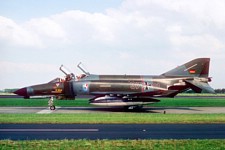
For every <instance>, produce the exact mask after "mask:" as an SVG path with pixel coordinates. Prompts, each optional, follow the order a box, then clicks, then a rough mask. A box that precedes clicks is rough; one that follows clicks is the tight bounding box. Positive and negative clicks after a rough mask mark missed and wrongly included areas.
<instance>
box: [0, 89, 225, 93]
mask: <svg viewBox="0 0 225 150" xmlns="http://www.w3.org/2000/svg"><path fill="white" fill-rule="evenodd" d="M16 90H17V89H4V90H0V93H13V92H14V91H16ZM215 92H216V93H225V88H222V89H215ZM184 93H195V92H194V91H193V90H188V91H186V92H184ZM202 93H206V92H204V91H203V92H202Z"/></svg>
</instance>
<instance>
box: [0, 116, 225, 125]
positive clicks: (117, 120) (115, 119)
mask: <svg viewBox="0 0 225 150" xmlns="http://www.w3.org/2000/svg"><path fill="white" fill-rule="evenodd" d="M0 123H36V124H42V123H50V124H51V123H52V124H62V123H67V124H73V123H77V124H103V123H109V124H153V123H154V124H157V123H181V124H182V123H225V114H182V115H181V114H149V113H79V114H0Z"/></svg>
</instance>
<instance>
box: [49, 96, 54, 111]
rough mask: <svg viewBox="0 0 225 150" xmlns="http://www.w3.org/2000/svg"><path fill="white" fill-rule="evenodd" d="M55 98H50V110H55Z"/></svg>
mask: <svg viewBox="0 0 225 150" xmlns="http://www.w3.org/2000/svg"><path fill="white" fill-rule="evenodd" d="M53 100H54V99H53V96H52V97H50V99H49V100H48V106H49V108H50V110H55V105H54V102H53Z"/></svg>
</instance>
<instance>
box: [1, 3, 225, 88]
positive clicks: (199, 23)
mask: <svg viewBox="0 0 225 150" xmlns="http://www.w3.org/2000/svg"><path fill="white" fill-rule="evenodd" d="M200 57H209V58H211V64H210V77H212V82H211V83H210V84H211V86H212V87H213V88H225V80H224V77H225V71H224V68H225V67H224V65H225V1H224V0H214V1H212V0H167V1H165V0H95V1H92V0H67V1H60V0H58V1H56V0H38V1H37V0H7V1H6V0H0V89H5V88H21V87H25V86H29V85H33V84H40V83H45V82H48V81H50V80H52V79H54V78H56V77H63V76H64V74H63V73H62V72H60V71H59V67H60V66H61V64H63V65H65V66H66V67H67V68H69V69H70V70H71V71H72V72H73V73H74V74H80V73H81V71H80V70H79V69H77V67H76V66H77V64H78V63H79V62H82V63H83V64H84V65H85V67H86V68H87V69H88V71H89V72H90V73H92V74H133V75H135V74H136V75H137V74H141V75H160V74H162V73H164V72H166V71H168V70H171V69H173V68H175V67H177V66H178V65H182V64H184V63H185V62H188V61H190V60H192V59H195V58H200Z"/></svg>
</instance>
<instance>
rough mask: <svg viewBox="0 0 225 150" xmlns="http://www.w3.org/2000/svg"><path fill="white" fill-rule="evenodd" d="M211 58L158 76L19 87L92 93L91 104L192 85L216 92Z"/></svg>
mask: <svg viewBox="0 0 225 150" xmlns="http://www.w3.org/2000/svg"><path fill="white" fill-rule="evenodd" d="M209 61H210V59H209V58H199V59H195V60H192V61H190V62H188V63H185V64H184V65H181V66H179V67H177V68H175V69H172V70H170V71H168V72H166V73H164V74H162V75H159V76H141V75H94V74H88V75H87V74H86V75H82V76H81V77H80V78H70V76H69V75H68V78H67V79H66V80H63V81H62V80H59V79H58V80H57V79H56V80H53V81H51V82H49V83H46V84H40V85H34V86H30V87H25V88H22V89H19V90H17V91H16V92H15V93H16V94H18V95H22V96H24V97H30V96H36V95H55V96H57V97H63V98H66V99H75V97H76V96H77V95H91V96H93V98H92V99H90V103H91V104H95V105H109V106H132V105H144V104H148V103H154V102H158V101H159V100H156V99H154V98H155V97H174V96H175V95H177V94H178V93H180V92H183V91H185V90H188V89H192V90H194V91H195V92H201V91H203V90H205V91H207V92H210V93H214V90H213V89H212V88H211V87H210V86H209V85H208V82H210V81H211V79H210V78H208V72H209Z"/></svg>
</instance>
